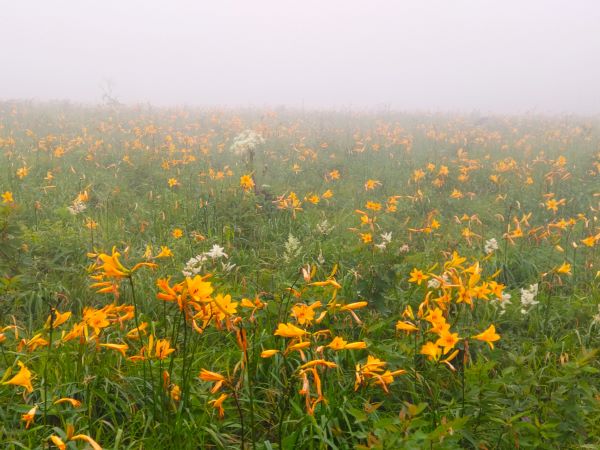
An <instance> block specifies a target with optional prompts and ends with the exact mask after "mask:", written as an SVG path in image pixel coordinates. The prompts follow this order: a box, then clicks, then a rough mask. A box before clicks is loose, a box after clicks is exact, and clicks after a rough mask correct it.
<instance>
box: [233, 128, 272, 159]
mask: <svg viewBox="0 0 600 450" xmlns="http://www.w3.org/2000/svg"><path fill="white" fill-rule="evenodd" d="M264 142H265V139H264V138H263V137H262V136H261V135H260V134H258V133H257V132H256V131H254V130H244V131H242V132H241V133H240V134H238V135H237V136H236V137H235V139H234V140H233V144H231V147H230V150H231V151H232V152H233V153H234V154H236V155H238V156H243V155H245V154H246V153H248V152H251V151H254V150H255V149H256V147H258V146H259V145H260V144H263V143H264Z"/></svg>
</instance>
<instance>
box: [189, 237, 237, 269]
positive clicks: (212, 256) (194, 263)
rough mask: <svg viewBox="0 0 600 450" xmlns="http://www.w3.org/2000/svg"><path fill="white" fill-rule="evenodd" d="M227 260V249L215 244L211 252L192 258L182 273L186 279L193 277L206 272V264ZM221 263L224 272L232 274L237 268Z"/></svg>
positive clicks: (225, 262)
mask: <svg viewBox="0 0 600 450" xmlns="http://www.w3.org/2000/svg"><path fill="white" fill-rule="evenodd" d="M227 258H229V256H228V255H227V253H225V249H224V248H223V247H221V246H220V245H218V244H214V245H213V246H212V248H211V249H210V250H209V251H207V252H204V253H200V254H199V255H196V256H194V257H193V258H190V260H189V261H188V262H187V263H186V264H185V267H184V268H183V270H182V271H181V273H182V274H183V276H185V277H193V276H194V275H198V274H199V273H200V272H202V271H203V270H204V266H205V265H206V263H208V262H213V263H216V262H217V261H219V260H220V259H227ZM219 262H220V263H221V270H222V271H223V272H230V271H231V270H232V269H233V268H234V267H235V264H231V263H229V262H227V261H219Z"/></svg>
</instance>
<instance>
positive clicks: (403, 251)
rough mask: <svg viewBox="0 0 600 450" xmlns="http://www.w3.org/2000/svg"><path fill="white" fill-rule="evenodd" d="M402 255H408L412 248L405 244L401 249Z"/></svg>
mask: <svg viewBox="0 0 600 450" xmlns="http://www.w3.org/2000/svg"><path fill="white" fill-rule="evenodd" d="M399 251H400V253H408V252H409V251H410V247H409V246H408V244H403V245H402V247H400V249H399Z"/></svg>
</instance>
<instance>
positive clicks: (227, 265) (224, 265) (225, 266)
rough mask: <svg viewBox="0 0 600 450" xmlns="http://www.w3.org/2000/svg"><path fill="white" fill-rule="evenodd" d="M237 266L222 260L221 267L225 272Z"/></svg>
mask: <svg viewBox="0 0 600 450" xmlns="http://www.w3.org/2000/svg"><path fill="white" fill-rule="evenodd" d="M234 268H235V264H231V263H230V262H223V261H221V269H222V270H223V272H231V271H232V270H233V269H234Z"/></svg>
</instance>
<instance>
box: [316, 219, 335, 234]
mask: <svg viewBox="0 0 600 450" xmlns="http://www.w3.org/2000/svg"><path fill="white" fill-rule="evenodd" d="M333 228H334V227H333V225H330V224H329V222H328V221H327V219H323V220H322V221H321V222H319V223H318V224H317V231H318V232H319V233H321V234H323V235H328V234H329V233H331V230H333Z"/></svg>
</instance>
